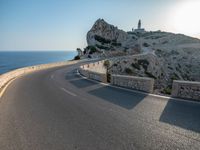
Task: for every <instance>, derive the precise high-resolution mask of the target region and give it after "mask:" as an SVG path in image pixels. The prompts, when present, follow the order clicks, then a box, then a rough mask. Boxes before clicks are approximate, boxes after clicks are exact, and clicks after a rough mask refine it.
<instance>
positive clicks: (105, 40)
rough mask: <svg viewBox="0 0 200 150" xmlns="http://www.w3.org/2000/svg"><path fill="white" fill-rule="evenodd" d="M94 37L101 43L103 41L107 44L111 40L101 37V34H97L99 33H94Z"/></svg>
mask: <svg viewBox="0 0 200 150" xmlns="http://www.w3.org/2000/svg"><path fill="white" fill-rule="evenodd" d="M94 39H95V40H97V41H98V42H100V43H102V44H104V43H107V44H108V43H110V42H111V40H109V39H105V38H103V37H101V36H99V35H95V36H94Z"/></svg>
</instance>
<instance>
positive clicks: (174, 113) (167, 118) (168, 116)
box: [159, 100, 200, 133]
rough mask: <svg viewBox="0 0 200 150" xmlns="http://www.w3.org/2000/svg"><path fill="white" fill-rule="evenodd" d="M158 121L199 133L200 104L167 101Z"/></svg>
mask: <svg viewBox="0 0 200 150" xmlns="http://www.w3.org/2000/svg"><path fill="white" fill-rule="evenodd" d="M159 120H160V121H161V122H165V123H168V124H171V125H175V126H178V127H181V128H184V129H187V130H192V131H195V132H198V133H200V104H196V103H190V102H185V101H174V100H169V101H168V103H167V105H166V106H165V109H164V110H163V112H162V114H161V116H160V119H159Z"/></svg>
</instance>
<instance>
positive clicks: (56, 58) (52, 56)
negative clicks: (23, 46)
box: [0, 51, 77, 74]
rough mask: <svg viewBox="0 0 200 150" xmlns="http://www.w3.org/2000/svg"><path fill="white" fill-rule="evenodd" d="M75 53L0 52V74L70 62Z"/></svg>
mask: <svg viewBox="0 0 200 150" xmlns="http://www.w3.org/2000/svg"><path fill="white" fill-rule="evenodd" d="M76 54H77V52H76V51H0V74H3V73H6V72H9V71H11V70H14V69H18V68H22V67H27V66H33V65H39V64H46V63H53V62H60V61H67V60H72V59H73V58H74V56H75V55H76Z"/></svg>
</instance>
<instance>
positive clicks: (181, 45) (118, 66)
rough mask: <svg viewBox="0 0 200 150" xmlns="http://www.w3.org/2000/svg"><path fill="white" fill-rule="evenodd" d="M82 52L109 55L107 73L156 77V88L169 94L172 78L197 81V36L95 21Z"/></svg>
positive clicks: (199, 74) (199, 78)
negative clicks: (128, 29)
mask: <svg viewBox="0 0 200 150" xmlns="http://www.w3.org/2000/svg"><path fill="white" fill-rule="evenodd" d="M87 42H88V47H87V48H86V49H85V51H84V54H85V55H90V57H114V56H121V57H115V58H112V59H110V61H111V67H110V69H109V72H110V73H114V74H126V75H127V74H128V75H133V76H146V77H151V78H154V79H155V83H156V84H155V89H156V91H158V92H162V93H165V94H166V93H167V94H170V90H171V86H172V81H173V80H189V81H200V40H199V39H196V38H192V37H188V36H185V35H182V34H174V33H168V32H161V31H155V32H142V33H136V32H125V31H123V30H119V29H118V28H117V27H114V26H113V25H110V24H108V23H106V22H105V21H104V20H103V19H99V20H97V21H96V22H95V24H94V25H93V27H92V28H91V30H90V31H89V32H88V34H87Z"/></svg>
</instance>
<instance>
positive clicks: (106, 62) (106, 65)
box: [103, 60, 110, 68]
mask: <svg viewBox="0 0 200 150" xmlns="http://www.w3.org/2000/svg"><path fill="white" fill-rule="evenodd" d="M103 65H104V67H106V68H109V67H110V61H109V60H105V61H104V63H103Z"/></svg>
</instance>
